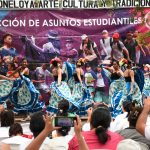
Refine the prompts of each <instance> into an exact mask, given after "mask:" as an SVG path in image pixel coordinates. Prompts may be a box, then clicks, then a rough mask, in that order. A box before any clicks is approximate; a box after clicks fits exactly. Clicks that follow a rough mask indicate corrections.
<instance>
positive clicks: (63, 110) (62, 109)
mask: <svg viewBox="0 0 150 150" xmlns="http://www.w3.org/2000/svg"><path fill="white" fill-rule="evenodd" d="M58 109H59V112H58V113H57V116H68V109H69V102H68V101H67V100H65V99H63V100H61V101H60V102H59V103H58Z"/></svg>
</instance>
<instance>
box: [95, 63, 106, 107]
mask: <svg viewBox="0 0 150 150" xmlns="http://www.w3.org/2000/svg"><path fill="white" fill-rule="evenodd" d="M103 72H104V71H103V69H102V66H101V65H98V66H97V73H96V75H97V81H96V91H95V96H94V101H95V102H104V103H106V104H108V103H109V102H108V99H109V96H108V92H107V89H106V86H107V85H106V84H105V76H104V73H103Z"/></svg>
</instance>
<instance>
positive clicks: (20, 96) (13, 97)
mask: <svg viewBox="0 0 150 150" xmlns="http://www.w3.org/2000/svg"><path fill="white" fill-rule="evenodd" d="M0 82H1V81H0ZM38 98H39V92H38V91H37V90H36V88H35V87H34V85H33V83H32V82H31V80H30V79H29V78H26V77H25V76H21V78H18V79H16V80H15V81H7V80H5V81H4V80H3V81H2V84H0V102H1V103H4V102H5V101H6V100H10V101H11V103H13V104H14V111H15V112H18V113H20V112H36V111H40V110H42V109H43V108H44V107H45V106H44V104H43V103H42V102H40V101H39V100H38Z"/></svg>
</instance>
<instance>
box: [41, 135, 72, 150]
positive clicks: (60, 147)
mask: <svg viewBox="0 0 150 150" xmlns="http://www.w3.org/2000/svg"><path fill="white" fill-rule="evenodd" d="M72 138H73V136H71V135H66V136H61V137H56V138H54V139H49V140H48V141H47V142H45V143H43V146H42V148H40V150H68V143H69V141H70V140H71V139H72Z"/></svg>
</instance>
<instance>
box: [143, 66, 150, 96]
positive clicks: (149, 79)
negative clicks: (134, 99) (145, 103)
mask: <svg viewBox="0 0 150 150" xmlns="http://www.w3.org/2000/svg"><path fill="white" fill-rule="evenodd" d="M144 77H145V83H144V89H143V98H145V97H149V96H150V65H149V64H146V65H145V66H144Z"/></svg>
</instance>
